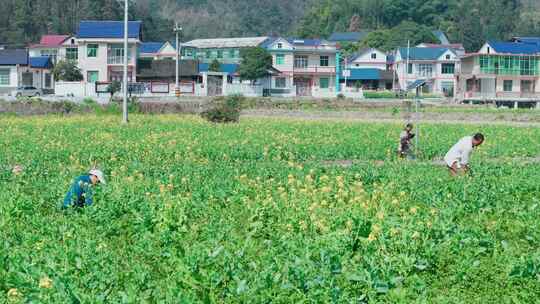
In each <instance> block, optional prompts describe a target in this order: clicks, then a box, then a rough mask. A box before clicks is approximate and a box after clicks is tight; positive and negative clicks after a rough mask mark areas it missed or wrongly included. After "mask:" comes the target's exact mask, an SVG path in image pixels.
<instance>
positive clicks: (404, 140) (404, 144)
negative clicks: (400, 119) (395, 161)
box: [398, 123, 415, 158]
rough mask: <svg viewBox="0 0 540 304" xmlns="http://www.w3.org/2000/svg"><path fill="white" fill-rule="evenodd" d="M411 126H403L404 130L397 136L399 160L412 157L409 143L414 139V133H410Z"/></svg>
mask: <svg viewBox="0 0 540 304" xmlns="http://www.w3.org/2000/svg"><path fill="white" fill-rule="evenodd" d="M412 130H413V124H411V123H409V124H407V125H406V126H405V129H404V130H403V131H402V132H401V134H400V135H399V147H398V155H399V157H401V158H405V157H412V153H411V141H412V139H413V138H414V135H415V134H414V133H412Z"/></svg>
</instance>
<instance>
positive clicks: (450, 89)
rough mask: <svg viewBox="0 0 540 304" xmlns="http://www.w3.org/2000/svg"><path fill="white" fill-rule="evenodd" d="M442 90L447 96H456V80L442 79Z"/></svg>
mask: <svg viewBox="0 0 540 304" xmlns="http://www.w3.org/2000/svg"><path fill="white" fill-rule="evenodd" d="M441 91H442V92H443V93H444V96H446V97H454V82H453V81H442V82H441Z"/></svg>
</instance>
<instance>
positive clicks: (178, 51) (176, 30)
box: [174, 22, 182, 96]
mask: <svg viewBox="0 0 540 304" xmlns="http://www.w3.org/2000/svg"><path fill="white" fill-rule="evenodd" d="M174 33H175V34H176V70H175V75H176V86H175V94H176V96H179V95H180V81H179V76H178V74H179V73H178V69H179V66H180V63H179V58H178V57H179V55H180V54H181V51H182V47H181V46H180V38H179V36H180V35H181V34H182V28H181V27H179V26H178V22H175V24H174Z"/></svg>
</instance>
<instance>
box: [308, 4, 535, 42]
mask: <svg viewBox="0 0 540 304" xmlns="http://www.w3.org/2000/svg"><path fill="white" fill-rule="evenodd" d="M539 2H540V1H538V0H320V1H318V2H317V3H316V4H315V5H314V6H313V7H312V8H311V9H310V10H309V11H308V12H307V13H306V15H305V17H304V18H303V21H302V23H301V25H300V26H299V28H298V32H299V34H301V35H302V36H326V35H328V34H330V33H332V32H334V31H347V30H358V29H372V30H375V29H378V30H382V31H383V32H382V34H383V35H385V34H387V35H390V36H391V35H392V34H393V36H399V37H401V38H402V39H403V40H405V41H406V39H407V38H412V37H408V36H407V34H409V35H412V33H408V32H403V31H400V30H399V28H398V32H397V34H396V33H392V32H391V31H390V32H384V31H385V30H389V29H392V28H395V27H397V26H399V25H401V26H403V25H404V24H403V22H404V21H407V23H406V24H405V26H404V27H406V28H410V26H411V22H414V23H416V24H418V25H422V26H426V27H429V28H431V29H440V30H442V31H444V32H446V33H447V34H448V36H449V37H450V40H451V41H453V42H463V43H464V44H465V47H466V48H467V49H469V50H475V49H477V48H478V47H479V46H480V45H481V44H483V42H484V41H486V40H487V39H507V38H509V37H511V36H513V35H540V4H539ZM403 33H404V34H405V35H403ZM379 34H381V33H379ZM400 34H401V35H400ZM401 43H402V42H401ZM389 44H392V42H390V43H389ZM392 46H393V45H392Z"/></svg>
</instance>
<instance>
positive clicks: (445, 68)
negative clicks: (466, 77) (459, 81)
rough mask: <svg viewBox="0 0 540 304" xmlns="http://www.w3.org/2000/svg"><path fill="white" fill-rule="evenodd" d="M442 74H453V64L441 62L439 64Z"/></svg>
mask: <svg viewBox="0 0 540 304" xmlns="http://www.w3.org/2000/svg"><path fill="white" fill-rule="evenodd" d="M441 70H442V73H443V74H454V71H455V64H453V63H443V64H442V66H441Z"/></svg>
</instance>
